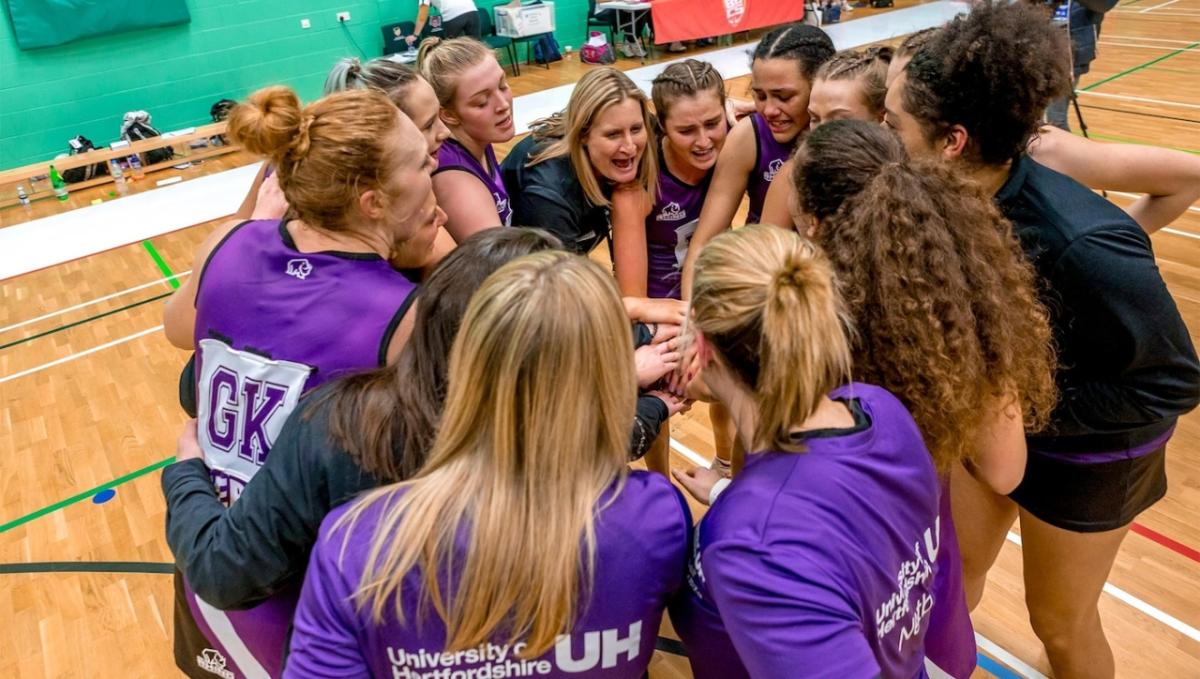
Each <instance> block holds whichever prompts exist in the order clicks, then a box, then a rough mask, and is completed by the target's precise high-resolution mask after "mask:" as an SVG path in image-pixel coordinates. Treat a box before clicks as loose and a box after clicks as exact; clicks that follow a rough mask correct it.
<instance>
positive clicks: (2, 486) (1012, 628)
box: [0, 0, 1200, 678]
mask: <svg viewBox="0 0 1200 679" xmlns="http://www.w3.org/2000/svg"><path fill="white" fill-rule="evenodd" d="M898 4H899V6H905V5H906V4H911V3H906V2H900V3H898ZM869 13H870V11H869V10H868V11H864V10H859V11H857V12H855V13H854V14H851V15H849V17H848V18H849V19H853V18H855V17H858V16H863V15H866V14H869ZM618 65H619V66H621V67H625V68H634V67H636V66H638V65H639V64H637V63H636V62H634V61H628V60H622V61H621V62H619V64H618ZM584 68H586V67H584V66H582V65H580V64H579V63H577V62H568V63H563V64H556V65H555V66H554V67H553V68H551V69H550V70H548V71H547V70H543V69H540V68H528V69H525V70H524V72H523V74H522V76H521V77H520V78H516V79H515V80H514V82H513V85H514V90H515V91H516V93H517V94H524V93H528V92H531V91H537V90H541V89H544V88H547V87H552V86H557V85H561V84H563V83H568V82H573V81H575V80H577V79H578V76H579V74H580V73H581V72H582V71H583V69H584ZM731 85H732V92H733V94H735V95H742V96H744V90H745V79H741V80H739V81H735V82H733V83H731ZM1081 87H1082V88H1083V89H1084V90H1085V91H1086V92H1088V94H1083V95H1081V96H1080V102H1081V103H1082V104H1083V106H1084V109H1083V111H1084V116H1085V118H1086V120H1087V123H1088V125H1089V126H1090V128H1091V131H1092V133H1093V135H1094V136H1096V137H1099V138H1103V139H1111V140H1119V141H1138V142H1142V143H1147V144H1155V145H1159V146H1167V147H1178V148H1184V149H1189V150H1192V151H1193V152H1195V150H1196V149H1200V0H1176V1H1171V0H1167V1H1166V2H1163V1H1162V0H1125V1H1124V2H1123V3H1122V6H1121V7H1119V8H1118V9H1117V10H1115V12H1114V13H1112V14H1110V15H1109V16H1108V18H1107V20H1106V21H1105V25H1104V33H1103V38H1102V40H1101V54H1100V57H1099V59H1098V60H1097V61H1096V62H1095V63H1094V64H1093V68H1092V72H1091V73H1090V74H1089V75H1087V76H1086V77H1085V78H1084V79H1083V83H1082V84H1081ZM250 160H251V159H250V158H248V157H245V156H243V155H237V156H231V157H227V158H224V159H221V160H219V161H210V162H209V163H206V164H205V165H202V166H199V167H197V168H193V169H192V170H189V171H187V172H188V173H189V175H188V176H191V175H193V174H200V173H205V172H212V171H215V170H219V169H226V168H228V167H231V166H234V165H237V164H242V163H246V162H249V161H250ZM164 176H165V175H164ZM145 183H146V184H147V185H148V184H150V180H147V181H146V182H145ZM106 193H107V192H105V191H99V190H96V192H95V193H94V194H87V193H85V192H81V195H78V196H73V198H72V202H71V204H69V205H68V206H67V207H68V208H69V207H71V206H73V205H86V204H87V203H88V202H90V200H91V198H92V197H97V196H104V195H106ZM1113 200H1114V201H1115V202H1117V203H1119V204H1121V203H1125V202H1127V201H1128V199H1127V198H1124V197H1120V196H1114V197H1113ZM60 209H64V208H63V207H62V206H60V205H58V204H56V203H47V202H41V203H38V204H35V205H34V207H33V208H32V209H31V210H30V211H29V212H23V211H21V209H20V208H15V209H13V210H6V211H3V213H2V214H0V225H2V224H12V223H15V222H20V221H25V220H27V219H29V218H31V217H36V216H44V215H46V214H51V213H53V212H54V211H57V210H60ZM211 228H212V224H201V225H198V226H195V227H192V228H189V229H186V230H183V231H179V232H175V233H171V234H167V235H164V236H161V237H158V238H154V239H151V241H148V242H147V243H146V244H135V245H129V246H125V247H121V248H117V249H115V250H111V251H108V252H104V253H101V254H98V255H95V256H92V257H88V258H86V259H83V260H78V261H73V262H69V263H66V264H63V265H60V266H56V267H53V268H50V269H46V270H42V271H37V272H34V273H31V274H28V275H25V276H21V277H19V278H15V279H10V280H6V281H4V282H3V284H2V287H0V299H2V300H3V304H0V677H5V678H9V677H13V678H17V677H19V678H32V677H95V676H100V677H107V676H130V677H167V676H178V675H177V673H176V672H175V670H174V666H173V663H172V660H171V654H170V639H171V583H170V577H169V576H167V575H163V574H161V573H158V572H153V571H154V570H155V569H156V568H161V565H162V564H165V563H167V562H169V561H170V560H171V554H170V552H169V550H168V548H167V545H166V541H165V539H164V537H163V521H164V505H163V500H162V494H161V492H160V490H159V485H158V484H159V474H158V473H157V469H159V468H161V466H162V465H163V464H165V463H166V462H167V461H169V460H170V459H171V458H172V456H173V451H174V440H175V436H176V433H177V431H178V429H179V426H180V425H181V424H182V422H183V421H184V415H183V413H182V412H180V410H179V408H178V406H177V404H176V379H177V376H178V371H179V368H180V366H181V365H182V363H183V361H184V359H185V358H186V356H185V354H184V352H182V351H179V350H176V349H174V348H172V347H171V346H170V345H169V344H168V343H167V341H166V339H165V338H164V337H163V335H162V333H161V332H159V331H157V330H156V328H158V326H159V325H160V324H161V307H162V302H161V297H162V296H165V295H166V294H168V293H170V291H171V290H172V287H171V286H170V285H169V283H168V282H167V281H164V280H161V279H163V278H164V277H166V276H168V275H170V274H180V275H182V274H185V273H186V272H187V270H188V269H189V268H190V265H191V259H192V252H193V249H194V248H195V247H196V245H197V244H198V243H199V242H200V241H201V240H202V239H203V237H204V236H205V235H206V234H207V233H208V232H209V230H210V229H211ZM1197 239H1200V208H1193V210H1192V211H1191V212H1190V213H1189V214H1187V215H1186V216H1184V217H1183V218H1181V219H1180V220H1178V221H1177V222H1176V223H1175V224H1174V225H1172V227H1170V229H1166V230H1164V231H1162V232H1160V233H1159V234H1157V235H1155V236H1154V238H1153V240H1154V246H1155V249H1156V253H1157V255H1158V258H1159V265H1160V267H1161V268H1162V271H1163V275H1164V277H1165V278H1166V280H1167V282H1168V284H1169V286H1170V288H1171V291H1172V292H1173V294H1174V295H1175V298H1176V300H1177V301H1178V304H1179V306H1180V309H1181V311H1182V312H1183V315H1184V318H1185V319H1186V320H1187V321H1188V323H1189V326H1190V327H1191V328H1192V329H1193V337H1194V338H1196V339H1197V342H1198V343H1200V337H1197V334H1198V333H1200V242H1198V241H1197ZM47 247H54V244H53V243H47ZM155 255H156V256H157V257H159V258H161V261H162V266H161V267H160V266H159V265H158V264H157V263H156V261H155V260H156V257H155ZM0 256H4V255H3V254H0ZM30 319H37V320H35V321H33V322H27V321H30ZM671 430H672V436H673V437H674V438H675V439H676V440H677V441H678V442H679V443H680V444H682V445H683V446H686V447H688V448H690V449H691V450H694V451H696V452H697V453H699V454H701V455H704V456H705V457H710V456H711V453H712V445H711V434H710V432H709V426H708V420H707V415H706V411H705V409H704V407H703V406H697V407H696V408H695V409H693V410H692V412H690V413H688V414H687V415H684V416H681V417H677V418H675V421H674V422H673V423H672V427H671ZM674 463H675V464H676V465H678V466H681V467H683V466H688V465H689V464H691V463H690V462H689V461H688V460H687V459H685V458H684V457H682V456H680V455H675V457H674ZM1168 472H1169V476H1170V482H1171V488H1170V492H1169V494H1168V496H1167V498H1166V499H1165V500H1163V501H1162V502H1160V503H1159V504H1158V505H1156V506H1155V507H1154V508H1153V509H1151V510H1150V511H1148V512H1146V513H1145V514H1144V515H1143V516H1141V517H1140V518H1139V520H1138V526H1139V527H1138V528H1137V529H1136V530H1137V534H1132V535H1130V537H1129V538H1128V540H1127V541H1126V543H1125V546H1124V548H1123V550H1122V552H1121V554H1120V556H1119V557H1118V560H1117V564H1116V567H1115V568H1114V570H1113V573H1112V576H1111V579H1110V582H1111V585H1112V586H1113V588H1114V589H1113V590H1112V592H1111V593H1110V594H1106V595H1105V596H1104V597H1103V600H1102V602H1101V613H1102V615H1103V618H1104V623H1105V626H1106V628H1107V630H1108V632H1109V638H1110V639H1111V640H1112V642H1113V645H1114V648H1115V651H1116V656H1117V664H1118V667H1119V674H1120V675H1121V676H1125V677H1158V676H1162V677H1200V635H1198V633H1197V632H1196V628H1197V627H1200V553H1198V552H1197V550H1198V549H1200V414H1192V415H1190V416H1188V417H1186V418H1184V420H1183V421H1182V423H1181V425H1180V428H1179V433H1178V435H1177V436H1176V437H1175V439H1174V441H1173V444H1172V446H1171V450H1170V455H1169V456H1168ZM105 488H113V489H114V490H115V491H116V496H115V497H114V498H113V499H111V500H110V501H108V502H105V503H102V504H97V503H95V502H93V496H95V495H96V493H97V492H98V491H100V490H102V489H105ZM694 509H695V511H696V513H697V515H699V508H698V507H696V508H694ZM1020 556H1021V555H1020V548H1019V547H1018V546H1017V545H1016V544H1012V543H1010V544H1008V545H1006V546H1005V549H1004V551H1003V553H1002V554H1001V556H1000V560H999V562H998V564H997V567H996V569H995V571H994V575H993V578H992V582H991V584H990V588H989V590H988V594H987V596H986V598H985V600H984V603H983V605H982V607H981V609H980V610H979V611H978V614H977V615H976V618H975V622H976V627H977V631H978V632H979V633H980V634H981V635H982V636H983V637H985V638H986V639H987V640H988V641H989V642H990V643H992V644H994V645H995V647H992V646H987V647H986V650H988V655H989V658H999V659H1000V660H1001V661H1003V662H1004V663H1006V664H1008V666H1009V667H1011V668H1013V669H1016V670H1018V672H1020V673H1024V674H1026V675H1027V676H1035V675H1034V674H1033V672H1042V673H1048V671H1049V668H1048V666H1047V663H1046V660H1045V655H1044V653H1043V652H1042V651H1041V648H1040V645H1039V644H1038V642H1037V640H1036V638H1035V637H1034V636H1033V633H1032V631H1031V630H1030V628H1029V624H1028V622H1027V621H1026V616H1025V613H1024V608H1023V604H1022V588H1021V580H1020V572H1021V568H1020ZM63 564H67V566H69V567H71V568H74V569H76V570H78V571H80V572H69V571H64V570H63V568H64V565H63ZM105 569H108V570H115V571H117V572H104V571H105ZM22 570H26V571H33V572H20V571H22ZM143 570H149V571H151V572H140V571H143ZM664 633H666V634H669V630H668V631H665V632H664ZM986 662H987V663H990V662H991V661H990V660H988V661H986ZM995 668H996V666H995V665H992V664H987V665H986V667H985V668H981V669H980V671H979V675H980V676H987V675H988V674H989V673H990V672H989V671H988V670H989V669H992V670H994V671H996V672H997V673H999V674H1000V675H1002V676H1011V674H1006V672H1007V670H1004V669H995ZM652 674H653V675H654V676H655V677H684V676H689V674H688V672H687V669H686V663H685V662H683V661H682V660H681V659H679V658H676V657H672V656H668V655H666V654H663V653H658V654H657V655H656V657H655V660H654V664H653V665H652Z"/></svg>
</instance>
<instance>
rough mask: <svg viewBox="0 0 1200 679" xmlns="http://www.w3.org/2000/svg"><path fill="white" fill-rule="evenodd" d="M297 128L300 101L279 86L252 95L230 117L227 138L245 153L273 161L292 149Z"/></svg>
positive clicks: (286, 89) (299, 115)
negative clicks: (239, 146) (229, 137)
mask: <svg viewBox="0 0 1200 679" xmlns="http://www.w3.org/2000/svg"><path fill="white" fill-rule="evenodd" d="M310 122H311V121H310ZM300 127H301V109H300V98H299V97H297V96H296V93H295V92H293V91H292V89H291V88H289V87H284V86H282V85H275V86H272V87H266V88H263V89H261V90H259V91H257V92H255V93H254V94H252V95H250V98H249V100H247V101H246V103H244V104H239V105H238V106H237V107H236V108H234V109H233V112H232V113H230V114H229V134H230V136H232V137H233V139H234V140H235V141H237V142H238V143H240V144H241V145H242V146H243V147H245V148H246V150H247V151H250V152H251V153H254V154H257V155H260V156H267V157H270V158H272V159H279V158H281V157H282V156H283V154H284V153H285V152H286V151H288V150H289V149H291V148H292V147H293V146H294V144H295V140H296V136H297V134H298V133H299V132H300ZM305 136H307V135H305ZM305 146H306V150H307V144H305Z"/></svg>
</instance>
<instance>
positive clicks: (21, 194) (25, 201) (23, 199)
mask: <svg viewBox="0 0 1200 679" xmlns="http://www.w3.org/2000/svg"><path fill="white" fill-rule="evenodd" d="M17 200H18V201H20V203H21V205H23V206H25V207H29V194H28V193H25V187H24V186H18V187H17Z"/></svg>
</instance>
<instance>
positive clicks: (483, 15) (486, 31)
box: [476, 5, 521, 77]
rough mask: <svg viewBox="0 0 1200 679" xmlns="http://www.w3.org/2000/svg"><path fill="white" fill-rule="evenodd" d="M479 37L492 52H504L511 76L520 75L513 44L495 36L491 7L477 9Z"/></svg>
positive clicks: (510, 39) (505, 38) (507, 39)
mask: <svg viewBox="0 0 1200 679" xmlns="http://www.w3.org/2000/svg"><path fill="white" fill-rule="evenodd" d="M476 7H478V5H476ZM479 36H480V38H482V39H483V42H484V43H486V44H487V46H488V47H491V48H492V49H493V50H505V53H506V54H507V55H508V65H509V67H510V68H512V72H513V76H514V77H515V76H518V75H521V66H520V63H519V61H518V59H517V47H516V45H515V44H513V39H512V38H507V37H505V36H502V35H496V22H495V21H494V20H493V19H492V8H491V7H479Z"/></svg>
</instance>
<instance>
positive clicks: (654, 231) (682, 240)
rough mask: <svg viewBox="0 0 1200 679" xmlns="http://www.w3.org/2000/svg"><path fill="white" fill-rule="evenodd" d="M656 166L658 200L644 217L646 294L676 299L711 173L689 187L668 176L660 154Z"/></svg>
mask: <svg viewBox="0 0 1200 679" xmlns="http://www.w3.org/2000/svg"><path fill="white" fill-rule="evenodd" d="M658 166H659V167H660V168H661V169H662V172H661V173H660V174H659V176H658V199H657V200H655V201H654V207H653V208H652V209H651V211H650V214H649V215H647V216H646V273H647V280H646V294H647V295H648V296H650V297H655V298H667V297H669V298H671V299H680V298H681V296H682V295H681V294H680V289H679V285H680V283H681V282H682V275H683V274H682V271H683V260H684V259H685V258H686V257H687V249H688V245H689V244H690V243H691V242H692V234H694V233H696V225H697V224H699V223H700V209H701V208H703V207H704V197H705V196H706V195H708V185H709V182H710V181H711V180H712V174H713V173H712V171H711V170H710V171H709V173H708V174H707V175H705V177H704V179H703V180H702V181H701V182H700V183H699V184H696V185H692V184H688V183H687V182H685V181H683V180H682V179H679V178H678V177H676V176H675V175H673V174H671V171H670V170H669V169H667V161H666V159H665V158H663V157H662V154H661V153H660V154H659V163H658Z"/></svg>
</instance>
